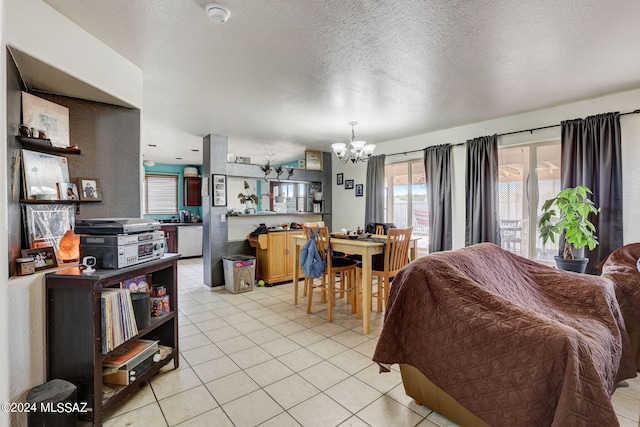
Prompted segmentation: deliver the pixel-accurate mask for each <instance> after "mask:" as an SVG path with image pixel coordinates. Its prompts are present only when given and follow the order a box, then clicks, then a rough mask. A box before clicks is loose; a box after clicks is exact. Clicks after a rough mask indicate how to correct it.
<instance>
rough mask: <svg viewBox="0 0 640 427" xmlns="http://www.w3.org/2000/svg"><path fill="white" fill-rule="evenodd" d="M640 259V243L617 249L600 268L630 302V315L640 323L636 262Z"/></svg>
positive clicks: (639, 298) (639, 296)
mask: <svg viewBox="0 0 640 427" xmlns="http://www.w3.org/2000/svg"><path fill="white" fill-rule="evenodd" d="M638 258H640V243H632V244H630V245H625V246H623V247H621V248H618V249H616V250H615V251H613V252H612V253H611V255H609V256H608V257H607V259H605V260H604V262H602V264H601V265H600V266H599V267H600V269H601V270H602V275H603V276H605V277H608V278H610V279H612V280H613V281H614V282H615V283H616V285H617V287H618V292H621V293H622V295H623V296H625V297H626V298H627V300H628V301H629V312H630V314H631V315H632V316H633V317H634V318H635V319H636V320H637V321H638V322H640V271H638V267H637V265H636V262H637V261H638Z"/></svg>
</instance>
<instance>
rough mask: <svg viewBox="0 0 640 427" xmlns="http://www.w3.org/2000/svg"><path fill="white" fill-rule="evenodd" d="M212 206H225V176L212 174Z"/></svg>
mask: <svg viewBox="0 0 640 427" xmlns="http://www.w3.org/2000/svg"><path fill="white" fill-rule="evenodd" d="M211 182H212V183H213V185H212V195H213V196H212V200H213V206H227V176H226V175H212V177H211Z"/></svg>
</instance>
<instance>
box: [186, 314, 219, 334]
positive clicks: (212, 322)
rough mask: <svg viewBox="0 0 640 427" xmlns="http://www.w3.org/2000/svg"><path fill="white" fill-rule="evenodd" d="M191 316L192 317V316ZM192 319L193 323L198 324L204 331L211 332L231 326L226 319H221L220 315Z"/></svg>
mask: <svg viewBox="0 0 640 427" xmlns="http://www.w3.org/2000/svg"><path fill="white" fill-rule="evenodd" d="M189 318H190V319H191V317H189ZM191 320H192V321H193V324H194V325H196V326H197V327H198V329H200V330H201V331H202V332H209V331H213V330H216V329H221V328H224V327H226V326H229V324H228V323H227V322H226V321H225V320H224V319H221V318H219V317H218V316H216V317H213V318H210V319H203V320H199V321H196V320H193V319H191Z"/></svg>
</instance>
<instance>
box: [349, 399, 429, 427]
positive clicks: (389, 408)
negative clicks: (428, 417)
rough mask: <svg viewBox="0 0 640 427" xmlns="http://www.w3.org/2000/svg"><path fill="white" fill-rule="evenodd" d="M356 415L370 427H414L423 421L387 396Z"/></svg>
mask: <svg viewBox="0 0 640 427" xmlns="http://www.w3.org/2000/svg"><path fill="white" fill-rule="evenodd" d="M356 415H357V416H358V417H359V418H361V419H362V420H364V421H365V422H366V423H367V424H369V425H370V426H371V427H387V426H391V425H395V426H415V425H417V424H418V423H420V422H421V421H422V420H423V417H421V416H420V415H418V414H416V413H415V412H413V411H412V410H410V409H409V408H407V407H406V406H404V405H401V404H400V403H398V402H396V401H395V400H393V399H391V398H390V397H387V396H382V397H381V398H379V399H378V400H376V401H375V402H373V403H372V404H370V405H369V406H367V407H366V408H364V409H362V410H361V411H360V412H358V413H357V414H356Z"/></svg>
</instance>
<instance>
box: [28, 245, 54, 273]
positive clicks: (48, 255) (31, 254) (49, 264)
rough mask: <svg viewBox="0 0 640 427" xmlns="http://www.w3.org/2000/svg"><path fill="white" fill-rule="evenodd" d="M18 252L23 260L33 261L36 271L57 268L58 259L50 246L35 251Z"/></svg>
mask: <svg viewBox="0 0 640 427" xmlns="http://www.w3.org/2000/svg"><path fill="white" fill-rule="evenodd" d="M20 252H21V253H22V257H23V258H33V259H34V261H35V262H36V271H38V270H44V269H45V268H53V267H57V266H58V259H57V258H56V254H55V253H54V252H53V248H52V247H51V246H48V247H46V248H37V249H22V251H20Z"/></svg>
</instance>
